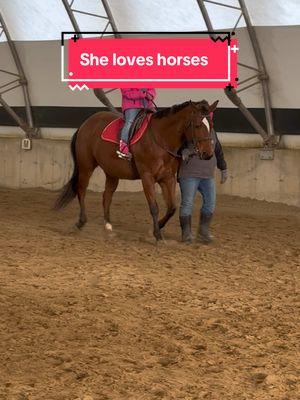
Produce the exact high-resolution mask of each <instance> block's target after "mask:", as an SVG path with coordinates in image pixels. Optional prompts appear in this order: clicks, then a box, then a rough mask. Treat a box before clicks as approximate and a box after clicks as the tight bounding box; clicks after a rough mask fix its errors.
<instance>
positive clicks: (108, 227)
mask: <svg viewBox="0 0 300 400" xmlns="http://www.w3.org/2000/svg"><path fill="white" fill-rule="evenodd" d="M104 228H105V230H106V231H109V232H111V231H112V230H113V227H112V224H110V223H109V222H106V224H105V225H104Z"/></svg>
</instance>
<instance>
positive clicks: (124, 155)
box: [117, 150, 132, 161]
mask: <svg viewBox="0 0 300 400" xmlns="http://www.w3.org/2000/svg"><path fill="white" fill-rule="evenodd" d="M117 154H118V157H119V158H122V159H123V160H128V161H131V159H132V154H131V153H127V154H126V153H122V151H120V150H117Z"/></svg>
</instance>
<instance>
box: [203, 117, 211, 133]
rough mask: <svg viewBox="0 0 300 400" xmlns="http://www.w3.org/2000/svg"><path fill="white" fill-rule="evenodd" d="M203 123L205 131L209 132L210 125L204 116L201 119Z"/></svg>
mask: <svg viewBox="0 0 300 400" xmlns="http://www.w3.org/2000/svg"><path fill="white" fill-rule="evenodd" d="M203 123H204V125H205V126H206V128H207V131H208V133H209V132H210V125H209V122H208V120H207V118H204V119H203Z"/></svg>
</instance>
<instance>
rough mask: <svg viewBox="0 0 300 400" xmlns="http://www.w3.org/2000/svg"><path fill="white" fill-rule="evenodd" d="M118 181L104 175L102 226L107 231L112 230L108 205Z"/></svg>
mask: <svg viewBox="0 0 300 400" xmlns="http://www.w3.org/2000/svg"><path fill="white" fill-rule="evenodd" d="M118 183H119V179H118V178H113V177H111V176H109V175H106V181H105V190H104V192H103V209H104V226H105V229H106V230H108V231H111V230H112V225H111V222H110V205H111V201H112V197H113V194H114V192H115V191H116V189H117V187H118Z"/></svg>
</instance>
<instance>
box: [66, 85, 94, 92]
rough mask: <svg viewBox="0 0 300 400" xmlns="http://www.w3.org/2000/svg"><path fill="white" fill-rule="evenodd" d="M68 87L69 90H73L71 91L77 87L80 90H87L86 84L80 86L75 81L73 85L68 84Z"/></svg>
mask: <svg viewBox="0 0 300 400" xmlns="http://www.w3.org/2000/svg"><path fill="white" fill-rule="evenodd" d="M69 88H70V89H71V90H73V92H74V90H76V89H78V90H80V91H82V90H83V89H85V90H89V88H88V87H87V86H86V84H83V85H82V86H80V85H78V84H77V83H76V85H74V86H71V85H69Z"/></svg>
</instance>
